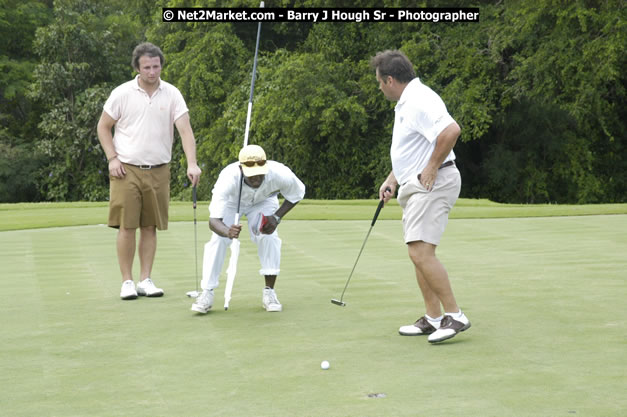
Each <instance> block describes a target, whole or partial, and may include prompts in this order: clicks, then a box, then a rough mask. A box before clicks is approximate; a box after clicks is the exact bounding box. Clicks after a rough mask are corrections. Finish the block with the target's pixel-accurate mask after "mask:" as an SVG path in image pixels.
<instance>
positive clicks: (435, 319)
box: [425, 314, 444, 323]
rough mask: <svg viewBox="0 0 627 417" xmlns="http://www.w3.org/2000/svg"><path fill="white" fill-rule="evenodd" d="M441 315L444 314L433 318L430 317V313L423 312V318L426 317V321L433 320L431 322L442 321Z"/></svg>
mask: <svg viewBox="0 0 627 417" xmlns="http://www.w3.org/2000/svg"><path fill="white" fill-rule="evenodd" d="M443 317H444V316H440V317H435V318H433V317H431V316H430V315H428V314H425V318H426V319H427V321H430V322H433V323H440V322H441V321H442V318H443Z"/></svg>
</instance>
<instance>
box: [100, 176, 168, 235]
mask: <svg viewBox="0 0 627 417" xmlns="http://www.w3.org/2000/svg"><path fill="white" fill-rule="evenodd" d="M124 169H125V170H126V176H125V177H124V178H114V177H111V176H109V179H110V186H109V192H110V198H109V226H110V227H115V228H119V227H120V226H122V227H123V228H124V229H137V228H138V227H147V226H157V229H159V230H167V228H168V208H169V204H170V165H168V164H165V165H162V166H160V167H158V168H152V169H141V168H139V167H136V166H133V165H128V164H124Z"/></svg>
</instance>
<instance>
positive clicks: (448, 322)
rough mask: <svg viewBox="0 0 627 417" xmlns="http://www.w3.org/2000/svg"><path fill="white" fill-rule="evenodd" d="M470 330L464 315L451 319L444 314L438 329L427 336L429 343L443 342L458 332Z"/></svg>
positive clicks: (468, 321) (468, 322)
mask: <svg viewBox="0 0 627 417" xmlns="http://www.w3.org/2000/svg"><path fill="white" fill-rule="evenodd" d="M469 328H470V320H468V317H466V315H465V314H464V313H461V314H459V316H458V317H456V318H453V317H452V316H451V315H449V314H445V315H444V318H443V319H442V321H441V322H440V327H439V328H438V329H437V330H436V331H435V332H433V333H431V334H430V335H429V338H428V340H429V342H430V343H438V342H443V341H445V340H448V339H450V338H451V337H454V336H455V335H457V334H458V333H460V332H464V331H466V330H468V329H469Z"/></svg>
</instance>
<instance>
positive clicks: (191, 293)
mask: <svg viewBox="0 0 627 417" xmlns="http://www.w3.org/2000/svg"><path fill="white" fill-rule="evenodd" d="M192 200H193V201H194V260H195V263H196V290H194V291H187V296H188V297H189V298H196V297H198V296H199V295H200V293H199V292H198V225H197V223H196V186H195V185H194V187H193V188H192Z"/></svg>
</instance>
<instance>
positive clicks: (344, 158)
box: [0, 0, 627, 203]
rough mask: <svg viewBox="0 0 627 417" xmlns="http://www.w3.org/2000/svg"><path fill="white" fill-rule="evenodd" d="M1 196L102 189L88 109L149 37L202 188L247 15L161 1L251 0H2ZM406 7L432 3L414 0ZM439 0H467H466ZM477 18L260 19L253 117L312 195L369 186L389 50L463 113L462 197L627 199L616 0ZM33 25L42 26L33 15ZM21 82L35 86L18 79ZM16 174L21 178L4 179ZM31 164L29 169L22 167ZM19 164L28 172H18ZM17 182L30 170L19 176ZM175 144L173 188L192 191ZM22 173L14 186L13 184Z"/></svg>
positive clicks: (493, 7) (622, 24) (228, 149)
mask: <svg viewBox="0 0 627 417" xmlns="http://www.w3.org/2000/svg"><path fill="white" fill-rule="evenodd" d="M0 5H2V7H1V8H0V35H1V36H2V37H3V39H4V40H6V45H7V46H6V48H3V49H2V51H0V132H2V133H1V134H0V149H1V150H2V152H0V178H1V179H2V181H3V182H4V183H3V184H2V187H0V201H2V199H5V200H6V201H16V200H15V198H19V199H24V198H26V199H44V200H77V199H82V200H85V199H89V200H103V199H106V198H107V195H108V179H107V175H106V172H105V173H103V172H102V171H103V170H106V163H105V161H104V160H103V157H104V155H103V154H102V150H101V149H100V147H99V144H98V141H97V138H96V132H95V126H96V122H97V120H98V118H99V116H100V113H101V111H102V104H103V103H104V100H105V99H106V97H107V96H108V94H109V93H110V92H111V90H112V89H113V88H114V87H115V86H117V85H119V84H121V83H122V82H124V81H127V80H129V79H130V78H131V76H132V70H131V68H130V65H129V62H130V56H131V52H132V49H133V48H134V46H135V45H136V44H137V43H138V42H140V41H143V40H144V39H146V40H148V41H151V42H153V43H155V44H157V45H159V46H160V47H161V48H162V49H163V51H164V53H165V55H166V65H165V66H164V69H163V75H162V77H163V79H164V80H166V81H168V82H171V83H172V84H174V85H176V86H177V87H178V88H179V89H180V90H181V92H182V93H183V96H184V97H185V99H186V101H187V104H188V107H189V109H190V116H191V120H192V127H193V129H194V133H195V136H196V140H197V149H198V159H199V163H200V165H201V168H202V169H203V176H202V180H201V185H200V187H199V197H200V198H203V199H208V198H210V195H211V188H212V186H213V183H214V182H215V180H216V178H217V175H218V173H219V172H220V170H221V169H222V168H223V167H224V166H225V165H226V164H228V163H230V162H232V161H234V160H235V159H236V157H237V153H238V151H239V149H240V147H241V145H242V143H243V139H244V128H245V122H246V114H247V106H248V98H249V92H250V78H251V70H252V65H253V56H254V51H255V40H256V35H257V24H256V23H253V22H251V23H206V22H198V23H163V22H162V21H161V13H160V11H161V7H164V6H170V7H257V6H258V2H256V1H251V0H211V1H200V0H168V1H166V0H158V1H157V2H150V1H147V0H130V1H128V0H124V1H123V0H113V1H109V2H98V1H96V0H56V1H55V2H54V7H53V8H52V3H51V2H49V1H35V0H31V1H25V2H18V1H16V0H0ZM266 6H268V7H294V8H304V7H360V8H361V7H407V6H408V5H407V4H406V2H405V3H403V2H401V1H398V0H384V1H383V2H381V1H378V2H377V1H374V0H353V1H344V0H342V1H339V2H338V1H331V0H276V1H275V2H273V3H272V4H266ZM414 6H416V7H438V6H441V4H439V2H431V1H422V2H417V3H415V4H414ZM446 6H448V7H463V6H468V5H467V4H466V3H465V2H463V1H461V0H455V1H452V2H449V3H447V4H446ZM479 7H480V12H481V18H480V22H479V23H468V24H463V23H456V24H447V23H437V24H425V23H316V24H313V23H302V24H301V23H298V24H297V23H264V24H263V25H262V33H261V42H260V48H259V54H260V55H259V62H258V68H257V82H256V85H255V92H254V105H253V113H252V124H251V131H250V139H249V141H250V142H251V143H258V144H261V145H262V146H264V147H265V148H266V151H267V152H268V155H269V157H271V158H273V159H276V160H279V161H281V162H284V163H286V164H287V165H288V166H290V167H291V168H292V169H293V170H294V171H295V172H296V174H297V175H299V176H300V177H301V178H302V179H303V180H304V182H305V183H306V185H307V189H308V194H307V195H308V197H312V198H366V197H372V196H374V195H375V194H376V191H377V189H378V187H379V184H380V183H381V182H382V181H383V179H384V178H385V176H386V175H387V174H388V173H389V170H390V162H389V144H390V140H391V133H392V126H393V119H394V111H393V108H394V103H390V102H388V101H386V100H385V99H384V97H383V95H382V94H381V92H380V91H379V90H378V85H377V83H376V81H375V77H374V72H373V71H372V69H370V68H369V65H368V61H369V59H370V57H371V56H373V55H374V54H375V53H376V52H378V51H382V50H385V49H401V50H403V51H404V52H405V53H406V54H407V55H408V56H409V58H410V59H411V60H412V62H413V63H414V66H415V69H416V72H417V75H418V76H419V77H420V78H421V80H422V81H423V82H424V83H425V84H427V85H428V86H430V87H431V88H433V89H434V90H435V91H436V92H437V93H439V94H440V95H441V96H442V98H443V100H444V102H445V103H446V105H447V108H448V110H449V112H450V113H451V115H452V116H453V117H454V118H455V119H456V120H457V121H458V123H459V124H460V125H461V126H462V136H461V140H460V141H459V142H458V145H457V147H456V149H455V151H456V154H457V156H458V165H459V166H460V169H461V170H462V177H463V182H464V187H463V188H462V195H463V196H465V197H489V198H491V199H494V200H497V201H503V202H561V203H596V202H625V201H627V193H626V192H625V190H627V153H626V150H625V136H626V135H625V133H624V132H625V130H626V129H625V127H626V126H625V120H627V114H626V113H627V111H626V109H627V103H626V99H625V97H626V94H627V92H626V91H625V85H627V82H626V80H625V71H624V68H627V62H626V61H627V58H626V57H627V54H625V45H627V23H626V22H627V9H626V8H625V7H624V5H623V2H621V1H619V0H607V1H583V0H578V1H574V2H568V3H564V2H560V1H557V0H540V1H537V2H480V4H479ZM35 28H38V30H37V31H36V30H35ZM29 89H30V94H26V92H27V91H28V90H29ZM12 172H14V173H18V172H19V173H20V174H19V175H20V176H21V177H20V178H17V175H18V174H12ZM25 172H31V174H30V175H24V173H25ZM22 177H24V178H29V180H24V178H22ZM24 181H26V182H24ZM187 183H188V180H187V178H186V161H185V157H184V154H183V151H182V147H181V145H180V141H178V140H177V141H176V142H175V146H174V149H173V164H172V183H171V190H172V196H173V198H174V199H186V200H188V199H189V198H190V194H191V191H190V189H189V187H188V184H187ZM18 188H19V189H24V190H30V191H28V192H25V193H21V194H20V193H19V192H17V191H16V190H17V189H18Z"/></svg>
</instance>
